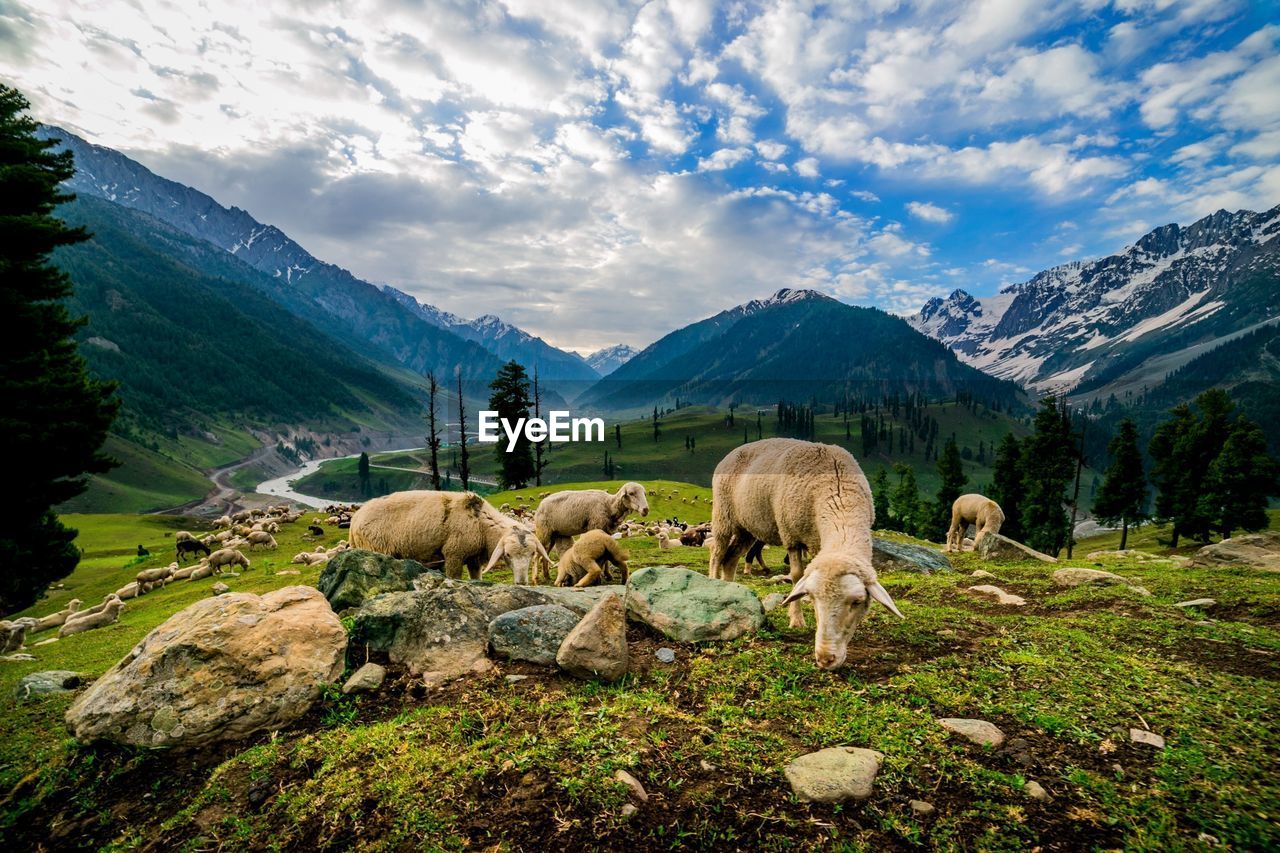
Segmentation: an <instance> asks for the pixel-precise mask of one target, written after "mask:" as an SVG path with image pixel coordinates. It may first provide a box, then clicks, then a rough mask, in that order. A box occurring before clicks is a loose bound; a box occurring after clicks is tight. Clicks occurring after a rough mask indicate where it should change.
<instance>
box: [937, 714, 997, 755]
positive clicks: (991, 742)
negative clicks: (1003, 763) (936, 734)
mask: <svg viewBox="0 0 1280 853" xmlns="http://www.w3.org/2000/svg"><path fill="white" fill-rule="evenodd" d="M938 723H939V724H940V725H941V726H942V727H943V728H944V729H946V730H947V731H949V732H952V733H953V734H958V735H960V736H961V737H962V738H965V739H966V740H968V741H970V742H971V743H976V744H977V745H978V746H990V747H993V748H995V747H999V746H1000V744H1002V743H1004V732H1002V731H1000V729H998V728H997V727H996V726H995V724H994V723H988V722H987V721H986V720H967V719H965V718H963V717H941V718H939V719H938Z"/></svg>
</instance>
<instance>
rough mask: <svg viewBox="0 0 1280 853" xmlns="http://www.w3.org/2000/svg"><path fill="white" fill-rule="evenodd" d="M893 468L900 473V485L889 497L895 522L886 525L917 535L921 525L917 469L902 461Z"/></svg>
mask: <svg viewBox="0 0 1280 853" xmlns="http://www.w3.org/2000/svg"><path fill="white" fill-rule="evenodd" d="M893 470H894V471H895V472H896V473H897V475H898V485H897V487H896V488H895V489H894V490H893V495H892V497H890V498H889V510H890V517H891V518H892V520H893V524H892V525H885V526H886V527H889V528H890V529H892V530H901V531H902V532H903V533H906V534H908V535H911V536H915V535H916V533H918V532H919V526H920V525H919V522H920V488H919V487H918V486H917V485H916V471H915V469H914V468H912V467H911V466H910V465H904V464H902V463H898V464H897V465H895V466H893Z"/></svg>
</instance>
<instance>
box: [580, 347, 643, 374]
mask: <svg viewBox="0 0 1280 853" xmlns="http://www.w3.org/2000/svg"><path fill="white" fill-rule="evenodd" d="M638 352H639V350H637V349H636V348H634V347H629V346H627V345H626V344H615V345H614V346H611V347H605V348H604V349H598V350H596V351H595V352H593V353H591V355H589V356H587V357H586V362H587V364H589V365H591V368H592V369H593V370H594V371H595V372H596V373H598V374H599V375H600V376H608V375H609V374H610V373H613V372H614V371H615V370H617V369H618V368H619V367H622V365H624V364H626V363H627V362H628V361H630V360H631V358H632V356H634V355H635V354H636V353H638Z"/></svg>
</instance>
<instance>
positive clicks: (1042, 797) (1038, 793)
mask: <svg viewBox="0 0 1280 853" xmlns="http://www.w3.org/2000/svg"><path fill="white" fill-rule="evenodd" d="M1022 790H1023V791H1025V792H1026V794H1027V796H1028V797H1030V798H1031V799H1033V800H1035V801H1036V802H1040V803H1047V802H1049V801H1050V800H1052V799H1053V797H1050V796H1049V792H1048V791H1046V790H1045V789H1044V786H1043V785H1041V784H1040V783H1039V782H1035V781H1031V782H1028V783H1027V784H1025V785H1023V786H1022Z"/></svg>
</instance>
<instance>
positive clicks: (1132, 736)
mask: <svg viewBox="0 0 1280 853" xmlns="http://www.w3.org/2000/svg"><path fill="white" fill-rule="evenodd" d="M1129 740H1131V741H1133V742H1134V743H1145V744H1146V745H1147V746H1153V747H1155V748H1156V749H1164V738H1162V737H1161V736H1160V735H1158V734H1156V733H1155V732H1149V731H1146V730H1145V729H1129Z"/></svg>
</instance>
